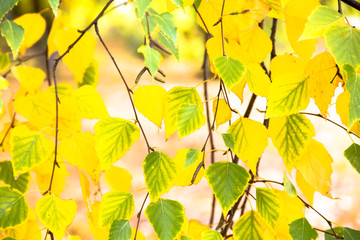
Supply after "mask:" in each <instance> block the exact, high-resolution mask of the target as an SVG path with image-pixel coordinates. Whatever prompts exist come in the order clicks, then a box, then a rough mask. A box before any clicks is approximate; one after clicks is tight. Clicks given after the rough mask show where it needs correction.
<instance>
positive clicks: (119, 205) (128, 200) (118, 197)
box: [99, 191, 135, 227]
mask: <svg viewBox="0 0 360 240" xmlns="http://www.w3.org/2000/svg"><path fill="white" fill-rule="evenodd" d="M134 209H135V203H134V197H133V195H132V194H131V193H124V192H116V191H111V192H108V193H106V194H105V195H104V196H103V200H102V202H101V203H100V212H99V226H100V227H106V226H109V225H110V224H111V223H112V222H113V221H114V220H118V219H122V220H130V219H131V218H132V215H133V213H134Z"/></svg>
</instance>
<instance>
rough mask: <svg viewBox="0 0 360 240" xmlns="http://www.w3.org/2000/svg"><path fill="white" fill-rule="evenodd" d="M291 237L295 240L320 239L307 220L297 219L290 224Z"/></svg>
mask: <svg viewBox="0 0 360 240" xmlns="http://www.w3.org/2000/svg"><path fill="white" fill-rule="evenodd" d="M290 235H291V237H292V238H293V239H294V240H312V239H314V240H315V239H317V237H318V234H317V232H316V231H315V229H313V228H312V227H311V225H310V223H309V222H308V220H307V219H306V218H300V219H297V220H295V221H293V222H292V223H291V224H290Z"/></svg>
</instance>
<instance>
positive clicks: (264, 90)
mask: <svg viewBox="0 0 360 240" xmlns="http://www.w3.org/2000/svg"><path fill="white" fill-rule="evenodd" d="M246 68H247V71H246V74H245V79H246V81H247V84H248V86H249V89H250V90H251V91H252V92H253V93H255V94H256V95H258V96H262V97H267V96H268V92H269V88H270V83H271V82H270V79H269V76H268V75H267V74H266V72H265V70H264V69H263V68H262V67H261V66H260V64H257V63H251V64H247V65H246ZM235 88H236V86H234V87H233V88H232V91H233V92H235V94H236V91H234V90H235Z"/></svg>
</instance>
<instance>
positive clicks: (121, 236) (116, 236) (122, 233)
mask: <svg viewBox="0 0 360 240" xmlns="http://www.w3.org/2000/svg"><path fill="white" fill-rule="evenodd" d="M130 238H131V227H130V224H129V221H127V220H115V221H114V222H113V223H112V224H111V228H110V232H109V240H129V239H130Z"/></svg>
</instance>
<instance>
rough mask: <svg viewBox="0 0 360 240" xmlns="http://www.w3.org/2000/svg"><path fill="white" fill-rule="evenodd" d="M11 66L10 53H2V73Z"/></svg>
mask: <svg viewBox="0 0 360 240" xmlns="http://www.w3.org/2000/svg"><path fill="white" fill-rule="evenodd" d="M9 66H10V58H9V54H8V53H0V73H1V72H4V71H5V70H6V69H7V68H8V67H9Z"/></svg>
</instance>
